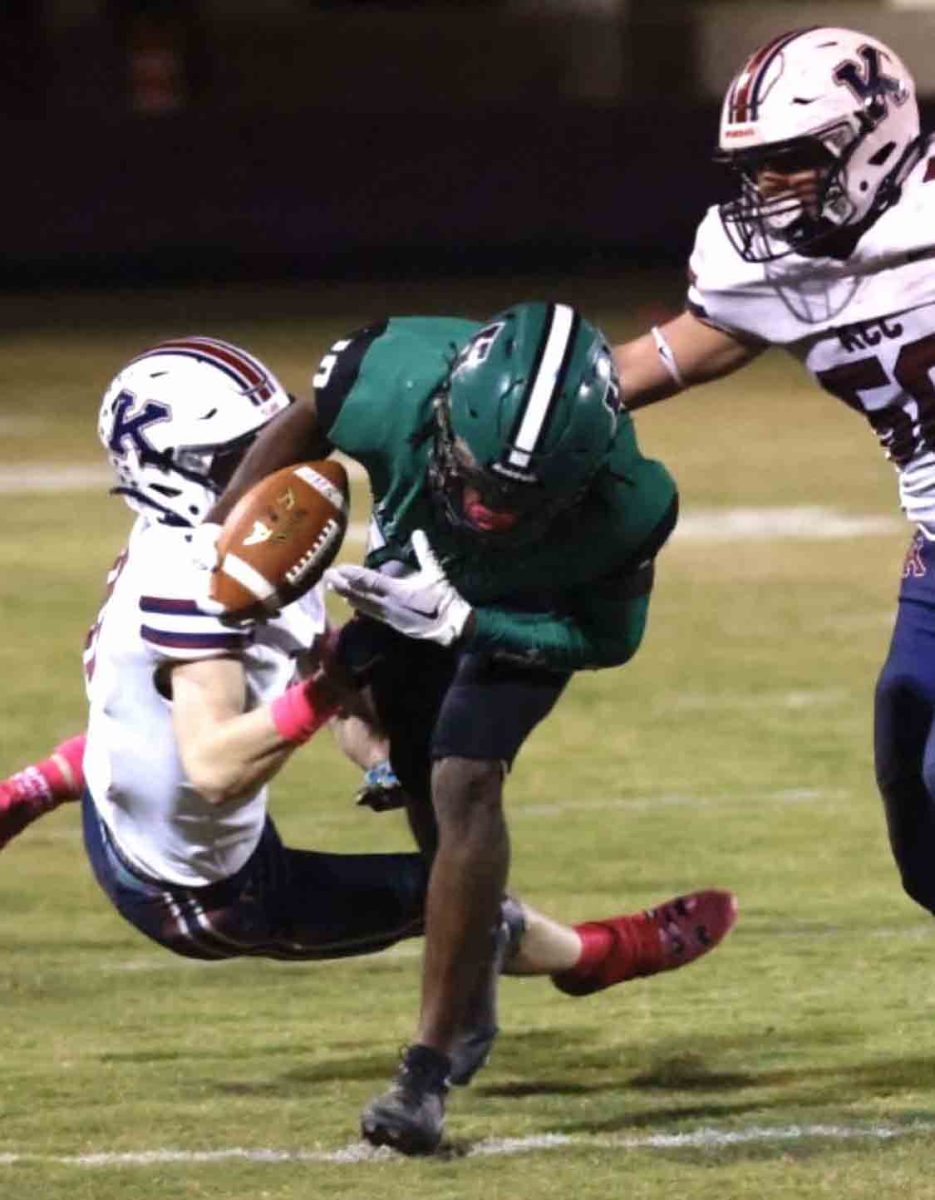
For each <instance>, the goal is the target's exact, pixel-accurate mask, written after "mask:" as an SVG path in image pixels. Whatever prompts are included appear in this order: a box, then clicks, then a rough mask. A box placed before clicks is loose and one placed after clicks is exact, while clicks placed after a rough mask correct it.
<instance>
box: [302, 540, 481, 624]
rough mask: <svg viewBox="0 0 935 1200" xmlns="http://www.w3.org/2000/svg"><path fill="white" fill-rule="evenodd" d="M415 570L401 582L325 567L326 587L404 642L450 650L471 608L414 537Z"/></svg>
mask: <svg viewBox="0 0 935 1200" xmlns="http://www.w3.org/2000/svg"><path fill="white" fill-rule="evenodd" d="M412 548H413V550H414V551H415V555H416V560H417V561H418V563H419V569H418V570H417V571H413V572H412V574H410V575H404V576H403V577H402V578H394V577H393V576H391V575H383V574H381V572H379V571H371V570H370V569H369V568H368V567H355V566H350V565H344V566H340V567H329V568H328V570H327V571H326V572H325V583H326V584H327V585H328V587H330V588H332V589H333V590H334V591H335V592H337V593H338V595H339V596H343V597H344V599H345V600H346V601H347V602H348V604H350V605H351V606H352V607H353V608H355V609H356V610H357V611H358V612H361V613H363V614H364V615H365V616H368V617H374V618H375V619H376V620H377V621H382V622H383V623H384V624H385V625H390V626H391V627H392V628H393V629H395V630H397V631H398V632H399V633H402V634H405V636H406V637H411V638H420V639H422V640H425V641H429V642H437V643H438V644H439V645H440V646H450V645H451V644H452V643H453V642H456V641H457V640H458V638H459V637H460V636H461V634H462V633H463V632H464V627H465V625H466V624H467V622H468V618H469V617H470V615H471V606H470V604H468V602H467V601H466V600H465V599H464V597H463V596H461V595H460V594H459V593H458V592H457V591H456V589H455V588H454V587H453V586H452V585H451V584H450V583H449V582H448V579H447V577H446V575H445V572H444V571H443V570H442V568H441V564H440V563H439V561H438V559H437V558H436V557H435V555H434V554H433V553H432V548H431V546H429V543H428V538H427V537H426V536H425V534H424V533H423V531H422V530H421V529H417V530H416V531H415V533H413V535H412Z"/></svg>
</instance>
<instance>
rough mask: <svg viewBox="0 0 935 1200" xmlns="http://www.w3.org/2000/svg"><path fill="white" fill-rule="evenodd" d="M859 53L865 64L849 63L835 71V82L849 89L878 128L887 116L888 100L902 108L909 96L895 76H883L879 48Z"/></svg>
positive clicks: (842, 64) (861, 49) (850, 60)
mask: <svg viewBox="0 0 935 1200" xmlns="http://www.w3.org/2000/svg"><path fill="white" fill-rule="evenodd" d="M857 53H858V54H859V55H860V58H861V60H862V61H861V62H859V63H857V62H854V60H853V59H849V60H848V61H847V62H843V63H841V65H840V66H839V67H835V69H834V81H835V83H839V84H843V85H844V86H845V87H848V88H850V90H851V91H852V92H853V94H854V95H855V96H856V97H857V99H858V100H859V101H860V103H861V104H862V105H863V106H864V107H863V111H864V112H865V113H866V114H867V116H868V117H869V118H870V120H871V121H872V122H873V124H874V125H876V124H877V123H878V122H880V121H882V120H883V118H884V117H885V116H886V109H887V99H888V97H890V96H892V98H893V101H894V103H895V104H903V103H904V102H905V101H906V99H907V97H908V92H907V91H906V89H905V87H904V86H903V84H902V83H901V82H900V81H899V80H898V79H896V78H895V76H893V75H885V74H884V73H883V69H882V66H881V64H880V51H879V50H878V49H877V48H876V46H861V47H860V49H859V50H858V51H857Z"/></svg>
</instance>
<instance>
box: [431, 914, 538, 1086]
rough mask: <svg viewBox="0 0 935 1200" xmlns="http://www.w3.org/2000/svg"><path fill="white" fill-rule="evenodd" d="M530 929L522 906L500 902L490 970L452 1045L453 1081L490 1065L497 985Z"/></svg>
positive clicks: (459, 1081) (460, 1082) (467, 1080)
mask: <svg viewBox="0 0 935 1200" xmlns="http://www.w3.org/2000/svg"><path fill="white" fill-rule="evenodd" d="M525 932H526V919H525V917H524V916H523V909H522V906H521V905H520V904H519V903H518V902H517V901H516V900H514V899H513V898H512V896H506V897H505V898H504V900H503V904H502V905H501V906H500V921H499V923H498V925H497V928H496V929H495V930H494V953H493V961H492V963H491V967H490V972H489V973H488V974H487V976H486V977H485V978H484V980H483V981H482V983H481V986H480V988H479V989H478V991H477V993H476V995H475V996H473V997H472V999H471V1003H470V1004H469V1006H468V1011H467V1014H466V1016H465V1020H464V1025H463V1027H462V1029H461V1032H460V1033H459V1034H458V1036H457V1038H456V1039H455V1041H454V1045H453V1046H452V1047H451V1073H450V1075H449V1078H448V1082H449V1083H453V1084H454V1085H455V1086H456V1087H466V1086H467V1085H468V1084H469V1083H470V1082H471V1080H472V1079H473V1078H474V1076H475V1075H476V1074H477V1072H478V1071H479V1070H480V1069H481V1067H484V1066H486V1065H487V1059H488V1058H489V1057H490V1051H491V1049H492V1047H493V1043H494V1039H495V1038H496V1036H497V1034H498V1033H499V1032H500V1030H499V1027H498V1025H497V986H498V983H499V976H500V974H501V972H502V970H503V968H504V965H505V964H506V963H508V962H509V961H510V959H511V958H512V957H513V955H514V954H515V953H516V950H517V947H518V946H519V944H520V942H521V941H522V938H523V934H524V933H525Z"/></svg>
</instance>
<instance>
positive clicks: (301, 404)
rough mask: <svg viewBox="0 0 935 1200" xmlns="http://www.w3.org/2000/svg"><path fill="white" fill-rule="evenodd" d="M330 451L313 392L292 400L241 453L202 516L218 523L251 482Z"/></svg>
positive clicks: (320, 456)
mask: <svg viewBox="0 0 935 1200" xmlns="http://www.w3.org/2000/svg"><path fill="white" fill-rule="evenodd" d="M330 450H331V446H330V444H329V443H328V439H327V438H326V437H325V436H324V435H323V434H322V432H321V430H320V429H319V428H318V414H317V411H316V408H315V395H314V392H313V393H312V394H311V395H309V396H307V397H305V398H304V399H300V400H296V401H295V403H294V404H290V405H289V407H288V408H287V409H285V410H284V411H283V412H281V413H279V415H278V416H276V417H274V419H273V420H272V421H270V423H269V424H268V425H267V426H266V427H265V428H264V429H263V430H262V432H261V433H260V435H259V437H258V438H257V439H256V441H255V442H254V443H253V445H252V446H251V447H250V449H249V450H248V451H247V453H246V454H245V455H244V458H243V461H242V462H241V464H240V466H239V467H238V468H237V470H236V471H235V472H234V474H233V477H232V478H231V481H230V483H229V484H228V485H227V487H226V488H225V489H224V494H223V495H222V496H221V497H220V498H219V499H218V501H217V503H216V504H215V505H214V508H212V509H211V511H210V512H209V513H208V515H207V517H206V518H205V519H206V521H208V522H215V523H217V524H222V523H223V521H224V518H225V517H226V516H227V514H228V513H229V512H230V510H231V509H232V508H233V507H234V505H235V504H236V502H237V501H238V500H239V499H240V497H241V496H242V495H243V494H244V492H246V491H247V490H248V489H249V488H250V487H252V485H253V484H254V483H257V482H258V481H259V480H260V479H263V478H265V477H266V476H267V475H271V474H272V473H273V472H274V471H278V470H279V469H280V467H288V466H289V464H290V463H294V462H301V461H302V460H303V459H316V458H324V457H325V456H326V455H327V454H328V453H329V452H330Z"/></svg>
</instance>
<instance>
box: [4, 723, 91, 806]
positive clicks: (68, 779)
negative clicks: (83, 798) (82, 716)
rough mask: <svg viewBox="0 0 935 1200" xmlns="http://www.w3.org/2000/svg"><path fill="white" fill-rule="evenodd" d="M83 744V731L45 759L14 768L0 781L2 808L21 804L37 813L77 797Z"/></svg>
mask: <svg viewBox="0 0 935 1200" xmlns="http://www.w3.org/2000/svg"><path fill="white" fill-rule="evenodd" d="M84 743H85V735H84V734H83V733H80V734H78V735H77V736H76V737H71V738H68V739H67V740H66V741H64V742H62V743H61V745H59V746H56V747H55V749H54V750H53V751H52V753H51V754H50V755H49V757H48V758H44V759H42V761H41V762H37V763H31V764H30V765H29V766H28V767H24V768H23V770H22V771H17V773H16V774H15V775H12V776H11V777H10V778H9V779H8V780H6V782H5V784H4V787H3V791H4V793H5V796H4V799H5V801H6V804H5V805H4V807H9V806H10V805H16V804H20V803H22V804H25V805H28V806H29V807H30V808H31V809H34V810H35V811H36V812H37V813H39V812H45V811H47V810H48V809H50V808H55V806H56V805H57V804H61V803H62V802H63V801H65V800H77V799H78V798H79V796H80V795H81V793H82V792H83V791H84V770H83V768H82V760H83V758H84Z"/></svg>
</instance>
